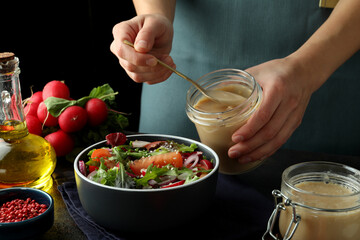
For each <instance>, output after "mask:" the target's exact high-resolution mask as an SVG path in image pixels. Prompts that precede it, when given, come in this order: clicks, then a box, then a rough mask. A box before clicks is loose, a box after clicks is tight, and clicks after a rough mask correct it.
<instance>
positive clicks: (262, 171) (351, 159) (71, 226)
mask: <svg viewBox="0 0 360 240" xmlns="http://www.w3.org/2000/svg"><path fill="white" fill-rule="evenodd" d="M305 161H330V162H338V163H343V164H346V165H348V166H352V167H355V168H357V169H360V156H339V155H329V154H325V153H310V152H300V151H293V150H284V149H283V150H279V151H278V152H277V153H276V154H274V155H273V156H272V157H270V158H269V159H268V160H266V161H265V162H264V163H263V164H262V165H261V166H259V167H258V168H257V169H255V170H253V171H251V172H248V173H245V174H242V175H238V176H236V177H235V179H236V181H239V182H240V183H241V184H242V185H244V186H247V187H250V188H253V189H254V190H256V191H257V192H259V193H260V194H262V195H263V196H265V197H266V198H268V199H270V200H272V195H271V192H272V190H273V189H280V184H281V174H282V172H283V171H284V169H285V168H287V167H288V166H291V165H293V164H296V163H300V162H305ZM53 178H54V185H53V187H52V188H51V190H50V191H49V193H50V194H51V195H52V196H53V198H54V200H55V221H54V225H53V227H52V228H51V229H50V230H49V231H48V232H46V233H45V234H44V235H43V236H42V237H41V238H40V239H86V236H85V235H84V234H83V232H82V231H81V230H80V229H79V228H78V227H77V225H76V224H75V222H74V221H73V219H72V218H71V217H70V215H69V213H68V212H67V209H66V206H65V204H64V202H63V199H62V197H61V195H60V193H59V191H58V189H57V186H58V184H62V183H63V182H66V181H69V180H73V179H74V172H73V164H72V163H70V162H68V161H66V160H64V159H59V160H58V163H57V166H56V169H55V172H54V174H53ZM254 204H255V205H256V203H254ZM239 217H241V216H239ZM239 227H241V226H239ZM265 230H266V225H264V232H265ZM254 239H260V238H259V236H257V237H256V238H254Z"/></svg>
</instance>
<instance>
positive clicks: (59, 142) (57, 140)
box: [45, 129, 75, 157]
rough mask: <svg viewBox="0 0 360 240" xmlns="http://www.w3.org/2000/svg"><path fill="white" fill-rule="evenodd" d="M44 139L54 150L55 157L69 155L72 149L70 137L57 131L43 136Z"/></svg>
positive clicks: (72, 142)
mask: <svg viewBox="0 0 360 240" xmlns="http://www.w3.org/2000/svg"><path fill="white" fill-rule="evenodd" d="M45 139H46V140H47V141H48V142H49V143H50V144H51V146H52V147H53V148H54V149H55V152H56V156H58V157H61V156H65V155H66V154H68V153H70V152H71V151H72V150H73V148H74V144H75V143H74V140H73V139H72V137H71V135H70V134H68V133H66V132H64V131H63V130H61V129H59V130H58V131H56V132H53V133H50V134H49V135H47V136H45Z"/></svg>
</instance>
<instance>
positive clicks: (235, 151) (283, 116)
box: [229, 101, 294, 158]
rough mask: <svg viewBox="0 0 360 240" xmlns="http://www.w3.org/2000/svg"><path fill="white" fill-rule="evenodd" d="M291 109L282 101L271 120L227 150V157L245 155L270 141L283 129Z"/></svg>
mask: <svg viewBox="0 0 360 240" xmlns="http://www.w3.org/2000/svg"><path fill="white" fill-rule="evenodd" d="M293 111H294V109H293V108H291V107H289V106H288V104H287V103H286V101H285V102H284V101H282V102H281V103H280V105H279V107H278V108H277V109H276V110H275V112H274V114H273V116H272V118H271V119H270V120H269V121H268V122H267V123H266V125H265V126H264V127H263V128H261V129H260V130H259V131H258V132H257V133H256V134H255V135H254V136H253V137H251V138H249V139H248V140H246V141H242V142H241V144H237V145H234V146H233V147H231V148H230V149H229V156H230V157H232V158H236V157H239V156H240V155H244V154H247V153H249V152H251V151H253V150H254V149H256V148H258V147H259V146H261V145H263V144H265V143H266V142H269V141H271V140H272V139H273V138H274V137H275V136H276V135H277V134H278V133H279V131H280V130H281V129H282V128H283V127H284V124H285V122H286V121H287V120H288V118H289V116H290V115H291V114H293V113H292V112H293Z"/></svg>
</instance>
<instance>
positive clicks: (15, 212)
mask: <svg viewBox="0 0 360 240" xmlns="http://www.w3.org/2000/svg"><path fill="white" fill-rule="evenodd" d="M46 209H47V206H46V205H45V204H39V203H37V202H35V200H33V199H31V198H27V199H26V200H22V199H14V200H12V201H9V202H6V203H3V204H2V205H1V207H0V223H10V222H20V221H24V220H27V219H30V218H33V217H36V216H39V215H40V214H42V213H43V212H45V211H46Z"/></svg>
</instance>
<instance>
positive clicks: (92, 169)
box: [89, 165, 99, 172]
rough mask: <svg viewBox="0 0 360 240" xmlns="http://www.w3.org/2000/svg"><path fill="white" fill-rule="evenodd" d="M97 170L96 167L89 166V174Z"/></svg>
mask: <svg viewBox="0 0 360 240" xmlns="http://www.w3.org/2000/svg"><path fill="white" fill-rule="evenodd" d="M97 169H99V167H97V166H92V165H90V166H89V172H93V171H95V170H97Z"/></svg>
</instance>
